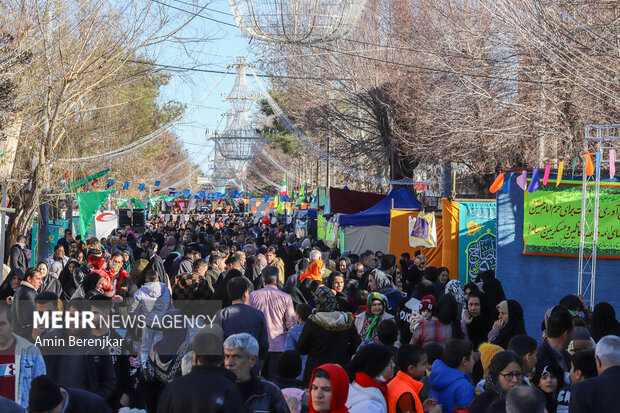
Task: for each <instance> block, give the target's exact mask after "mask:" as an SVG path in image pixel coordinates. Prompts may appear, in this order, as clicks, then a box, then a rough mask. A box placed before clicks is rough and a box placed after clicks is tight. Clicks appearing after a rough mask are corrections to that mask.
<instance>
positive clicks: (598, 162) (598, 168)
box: [595, 152, 601, 176]
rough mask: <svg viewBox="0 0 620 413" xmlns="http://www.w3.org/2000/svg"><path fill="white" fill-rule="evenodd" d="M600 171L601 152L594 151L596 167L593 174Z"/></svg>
mask: <svg viewBox="0 0 620 413" xmlns="http://www.w3.org/2000/svg"><path fill="white" fill-rule="evenodd" d="M600 172H601V153H600V152H597V153H596V169H595V173H596V175H595V176H598V174H599V173H600Z"/></svg>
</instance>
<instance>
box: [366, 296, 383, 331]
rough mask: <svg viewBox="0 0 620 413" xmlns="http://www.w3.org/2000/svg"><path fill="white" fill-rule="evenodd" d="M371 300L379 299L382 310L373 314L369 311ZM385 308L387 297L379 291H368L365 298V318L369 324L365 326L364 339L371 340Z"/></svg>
mask: <svg viewBox="0 0 620 413" xmlns="http://www.w3.org/2000/svg"><path fill="white" fill-rule="evenodd" d="M373 301H381V302H382V303H383V310H382V311H381V312H380V313H379V314H373V313H371V312H370V310H371V308H372V303H373ZM386 308H387V298H386V297H385V296H384V295H383V294H381V293H370V294H368V298H367V299H366V319H367V320H370V324H368V327H367V328H366V335H365V336H364V339H365V340H372V339H373V338H374V337H375V334H376V332H377V325H378V324H379V321H381V317H383V313H385V310H386Z"/></svg>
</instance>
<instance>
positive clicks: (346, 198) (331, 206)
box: [324, 186, 413, 214]
mask: <svg viewBox="0 0 620 413" xmlns="http://www.w3.org/2000/svg"><path fill="white" fill-rule="evenodd" d="M411 196H412V197H413V195H411ZM383 198H385V195H382V194H375V193H372V192H361V191H352V190H350V189H349V188H347V187H346V186H345V187H344V188H334V187H330V188H329V195H328V197H327V203H326V205H325V210H324V212H325V214H357V213H358V212H361V211H364V210H366V209H368V208H370V207H372V206H373V205H376V204H377V203H378V202H379V201H381V200H382V199H383Z"/></svg>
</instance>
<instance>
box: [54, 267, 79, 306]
mask: <svg viewBox="0 0 620 413" xmlns="http://www.w3.org/2000/svg"><path fill="white" fill-rule="evenodd" d="M77 268H80V262H79V261H78V260H76V259H75V258H71V259H70V260H69V261H67V265H65V268H63V269H62V271H61V272H60V275H59V276H58V281H59V282H60V285H61V286H62V291H63V292H62V295H61V296H60V298H62V299H67V300H68V299H69V298H71V296H72V295H73V293H74V292H75V280H74V278H73V271H75V270H76V269H77Z"/></svg>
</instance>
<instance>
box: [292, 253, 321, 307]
mask: <svg viewBox="0 0 620 413" xmlns="http://www.w3.org/2000/svg"><path fill="white" fill-rule="evenodd" d="M323 274H324V269H323V260H316V261H312V262H311V263H310V265H308V268H306V271H305V272H304V273H301V274H299V284H298V288H299V291H301V293H302V294H303V296H304V298H305V299H306V302H309V301H311V300H312V288H311V287H310V285H311V284H312V281H319V282H323Z"/></svg>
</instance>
